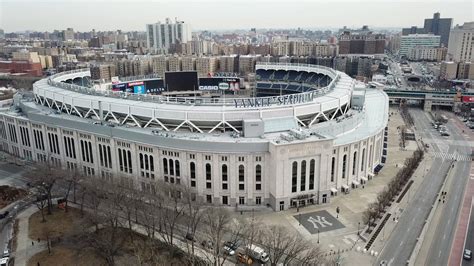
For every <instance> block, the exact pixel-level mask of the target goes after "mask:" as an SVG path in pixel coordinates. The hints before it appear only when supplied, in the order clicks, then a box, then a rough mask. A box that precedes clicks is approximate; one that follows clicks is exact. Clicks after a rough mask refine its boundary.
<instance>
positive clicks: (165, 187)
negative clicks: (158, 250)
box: [158, 182, 186, 245]
mask: <svg viewBox="0 0 474 266" xmlns="http://www.w3.org/2000/svg"><path fill="white" fill-rule="evenodd" d="M159 193H160V194H161V196H162V198H163V199H164V200H162V201H160V202H159V203H158V208H159V209H160V211H161V212H160V230H159V233H160V235H161V237H162V238H163V240H164V241H165V242H166V243H168V244H169V245H173V240H174V236H175V231H176V227H177V225H178V221H179V219H180V218H181V216H183V214H184V210H185V208H186V205H184V204H182V202H181V199H182V191H181V187H180V186H179V185H174V184H167V183H164V182H163V183H162V184H160V190H159Z"/></svg>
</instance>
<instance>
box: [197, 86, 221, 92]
mask: <svg viewBox="0 0 474 266" xmlns="http://www.w3.org/2000/svg"><path fill="white" fill-rule="evenodd" d="M218 89H219V87H218V86H199V90H200V91H216V90H218Z"/></svg>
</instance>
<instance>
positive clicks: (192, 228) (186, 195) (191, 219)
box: [183, 185, 204, 265]
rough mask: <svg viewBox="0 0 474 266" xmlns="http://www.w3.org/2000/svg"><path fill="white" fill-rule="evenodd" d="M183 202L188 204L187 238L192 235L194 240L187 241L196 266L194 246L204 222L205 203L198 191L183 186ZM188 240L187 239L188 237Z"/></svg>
mask: <svg viewBox="0 0 474 266" xmlns="http://www.w3.org/2000/svg"><path fill="white" fill-rule="evenodd" d="M183 202H184V203H185V204H186V208H185V215H186V226H187V230H186V236H187V235H188V234H191V236H192V240H191V241H187V242H186V244H187V246H188V253H190V254H191V256H190V259H191V265H195V263H196V262H195V256H194V252H195V250H194V248H195V247H194V244H195V240H196V231H197V230H198V227H199V226H200V224H201V222H202V216H203V211H202V207H203V205H204V203H203V202H202V198H201V197H196V191H194V190H193V189H192V188H191V187H190V186H187V185H186V186H183ZM186 238H187V237H186ZM189 242H191V250H189Z"/></svg>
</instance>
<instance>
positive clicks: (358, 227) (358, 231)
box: [357, 222, 360, 236]
mask: <svg viewBox="0 0 474 266" xmlns="http://www.w3.org/2000/svg"><path fill="white" fill-rule="evenodd" d="M357 235H358V236H360V222H359V223H358V224H357Z"/></svg>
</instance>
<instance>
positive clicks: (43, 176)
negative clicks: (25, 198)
mask: <svg viewBox="0 0 474 266" xmlns="http://www.w3.org/2000/svg"><path fill="white" fill-rule="evenodd" d="M64 175H65V172H64V171H63V169H61V168H60V167H57V166H55V165H53V164H52V163H51V160H47V161H46V162H42V163H37V164H35V165H34V168H33V169H32V170H30V171H28V172H26V173H25V177H26V178H27V179H29V180H31V183H32V184H33V185H34V186H35V187H37V188H38V189H39V190H41V191H42V192H44V194H45V195H46V197H47V200H48V201H47V202H48V205H47V207H48V208H47V210H48V214H51V213H52V206H53V203H52V198H51V197H52V191H53V188H54V186H55V184H56V182H57V181H58V180H60V179H62V178H64Z"/></svg>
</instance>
